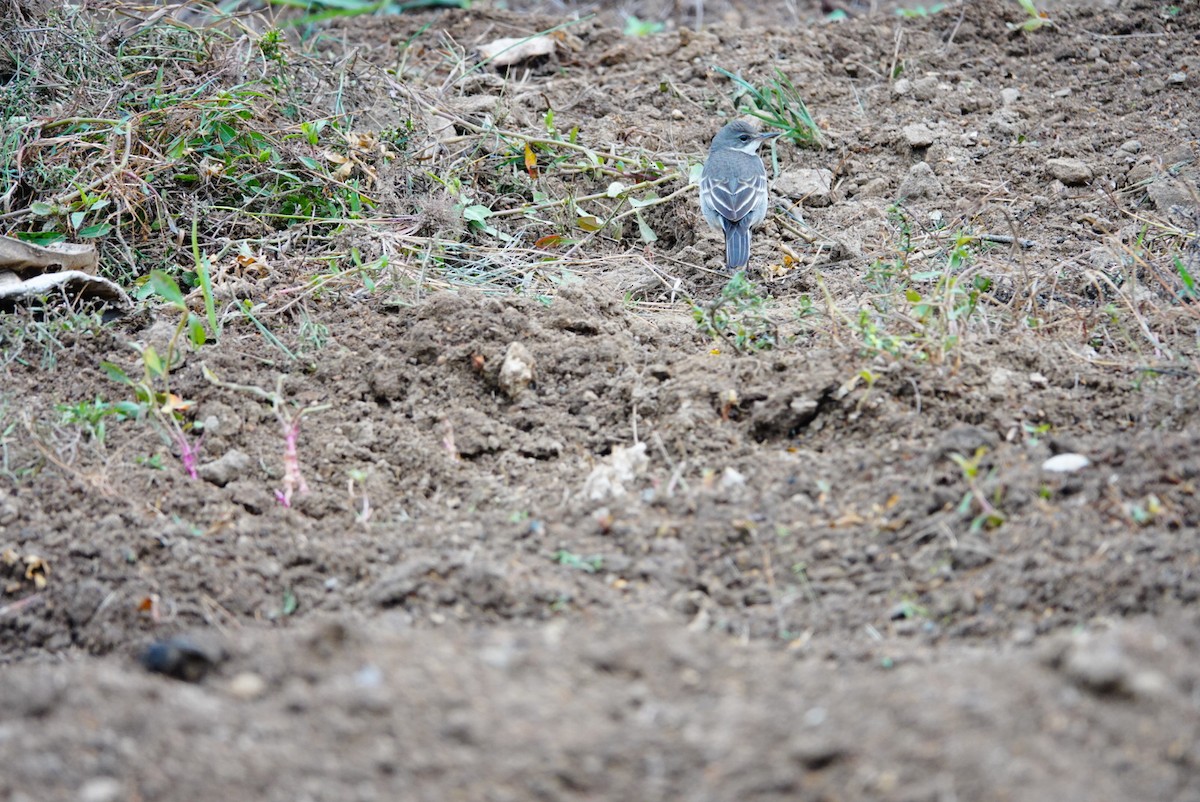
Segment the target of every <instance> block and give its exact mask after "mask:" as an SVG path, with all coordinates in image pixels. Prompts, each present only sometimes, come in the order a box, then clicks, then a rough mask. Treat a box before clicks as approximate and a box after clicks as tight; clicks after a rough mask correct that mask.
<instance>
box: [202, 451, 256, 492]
mask: <svg viewBox="0 0 1200 802" xmlns="http://www.w3.org/2000/svg"><path fill="white" fill-rule="evenodd" d="M253 467H254V460H252V459H250V457H249V456H248V455H247V454H244V453H242V452H241V451H238V450H237V449H236V448H235V449H231V450H229V451H226V452H225V453H224V454H223V455H221V457H220V458H218V459H215V460H213V461H212V462H210V463H208V464H206V465H201V466H200V468H199V470H198V471H197V473H199V474H200V478H201V479H203V480H204V481H206V482H209V483H211V484H214V485H216V486H217V487H224V486H225V485H227V484H229V483H230V482H232V481H234V480H235V479H239V478H241V476H242V475H244V474H245V473H246V472H248V471H249V470H250V469H252V468H253Z"/></svg>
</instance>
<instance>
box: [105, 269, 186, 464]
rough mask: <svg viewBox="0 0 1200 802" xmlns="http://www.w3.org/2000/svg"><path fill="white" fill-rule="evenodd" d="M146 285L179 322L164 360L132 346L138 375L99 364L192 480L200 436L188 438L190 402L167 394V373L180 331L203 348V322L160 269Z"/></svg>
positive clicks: (174, 358)
mask: <svg viewBox="0 0 1200 802" xmlns="http://www.w3.org/2000/svg"><path fill="white" fill-rule="evenodd" d="M147 284H148V286H149V287H150V289H151V290H152V291H153V293H154V294H155V295H156V296H157V297H158V298H160V299H161V300H163V301H165V302H166V303H167V304H168V305H169V306H171V307H173V308H174V309H175V310H176V311H177V312H178V313H179V323H178V325H177V326H176V327H175V332H174V334H173V335H172V336H171V339H170V341H169V342H168V344H167V352H166V355H165V357H164V356H160V355H159V354H158V351H157V350H156V349H155V348H154V346H152V345H136V344H134V345H133V346H132V347H133V348H134V349H135V350H136V351H137V352H138V355H139V357H140V359H141V363H142V375H141V376H130V375H129V374H128V373H126V371H125V370H124V369H123V368H121V367H120V366H119V365H116V364H114V363H112V362H101V363H100V368H101V369H102V370H103V371H104V372H105V374H106V375H107V376H108V377H109V378H110V379H112V380H113V381H116V382H118V383H120V384H123V385H125V386H127V387H129V388H131V389H132V390H133V393H134V398H135V402H134V405H133V406H131V407H128V408H130V409H132V408H135V407H136V408H138V409H140V410H148V412H149V418H150V419H151V420H153V421H155V422H156V424H157V425H158V428H159V430H160V432H161V433H162V434H163V436H164V438H165V439H166V440H167V442H169V443H171V444H172V445H174V446H175V448H176V450H177V451H178V452H179V460H180V462H181V463H182V464H183V468H184V471H185V472H186V473H187V475H188V477H189V478H192V479H196V478H197V477H198V474H197V470H196V469H197V466H198V464H199V459H200V451H199V449H200V445H201V443H202V441H203V436H200V437H198V438H195V439H193V438H192V437H191V436H190V435H189V433H190V432H191V431H192V424H191V422H189V421H188V420H187V419H186V417H185V413H186V412H187V411H188V410H190V409H191V407H192V402H190V401H185V400H184V399H182V398H181V397H179V396H178V395H176V394H175V393H174V392H172V391H171V371H172V370H173V369H174V368H175V366H176V364H177V361H178V360H179V359H180V358H181V356H182V354H181V351H180V346H181V342H180V339H181V337H182V336H183V334H184V332H187V337H188V341H189V342H190V343H191V345H192V347H193V348H199V347H200V346H202V345H204V343H205V342H206V341H207V333H206V331H205V328H204V322H203V320H202V319H201V318H199V317H198V316H196V315H195V314H193V313H192V312H191V310H189V309H188V306H187V302H186V301H185V300H184V297H183V291H182V290H180V289H179V285H178V284H177V283H176V282H175V279H173V278H171V277H170V276H168V275H167V274H166V273H163V272H162V271H160V270H154V271H151V273H150V276H149V280H148V282H147Z"/></svg>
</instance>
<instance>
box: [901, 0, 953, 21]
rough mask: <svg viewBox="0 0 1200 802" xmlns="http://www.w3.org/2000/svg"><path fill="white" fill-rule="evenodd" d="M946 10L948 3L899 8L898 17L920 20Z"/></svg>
mask: <svg viewBox="0 0 1200 802" xmlns="http://www.w3.org/2000/svg"><path fill="white" fill-rule="evenodd" d="M945 10H946V3H934V4H933V5H931V6H912V7H909V8H897V9H896V15H897V16H900V17H909V18H919V17H931V16H933V15H934V14H937V13H938V12H941V11H945Z"/></svg>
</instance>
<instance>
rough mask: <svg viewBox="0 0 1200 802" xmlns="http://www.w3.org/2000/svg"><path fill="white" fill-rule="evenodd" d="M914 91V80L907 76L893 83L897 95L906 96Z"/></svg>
mask: <svg viewBox="0 0 1200 802" xmlns="http://www.w3.org/2000/svg"><path fill="white" fill-rule="evenodd" d="M911 92H912V81H910V80H908V79H907V78H901V79H900V80H899V81H896V83H894V84H892V94H893V95H895V96H896V97H904V96H905V95H907V94H910V93H911Z"/></svg>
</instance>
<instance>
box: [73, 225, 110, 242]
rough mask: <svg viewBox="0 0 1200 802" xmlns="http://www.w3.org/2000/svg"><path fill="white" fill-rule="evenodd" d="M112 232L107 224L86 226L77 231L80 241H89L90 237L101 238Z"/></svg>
mask: <svg viewBox="0 0 1200 802" xmlns="http://www.w3.org/2000/svg"><path fill="white" fill-rule="evenodd" d="M110 231H112V226H111V225H109V224H108V223H96V224H95V225H93V226H86V227H84V228H81V229H79V236H80V238H82V239H90V238H92V237H103V236H104V235H105V234H107V233H108V232H110Z"/></svg>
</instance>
